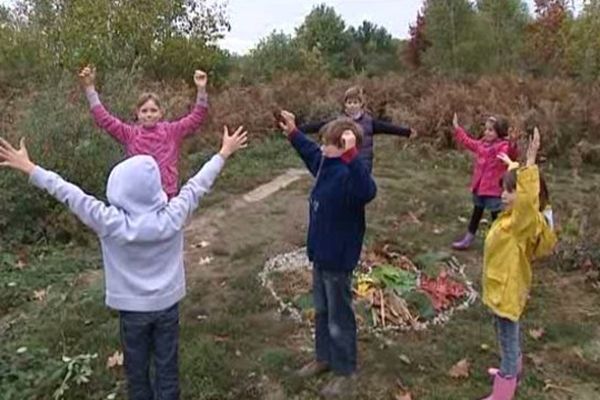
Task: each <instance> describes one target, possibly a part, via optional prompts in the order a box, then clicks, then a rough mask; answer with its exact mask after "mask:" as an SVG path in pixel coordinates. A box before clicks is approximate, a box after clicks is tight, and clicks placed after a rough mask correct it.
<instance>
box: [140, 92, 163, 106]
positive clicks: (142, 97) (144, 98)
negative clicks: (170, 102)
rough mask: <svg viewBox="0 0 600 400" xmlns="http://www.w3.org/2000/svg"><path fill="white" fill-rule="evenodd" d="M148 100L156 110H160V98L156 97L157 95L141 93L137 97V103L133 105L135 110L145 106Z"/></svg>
mask: <svg viewBox="0 0 600 400" xmlns="http://www.w3.org/2000/svg"><path fill="white" fill-rule="evenodd" d="M148 100H152V101H153V102H154V104H156V106H157V107H158V108H162V107H161V105H160V98H159V97H158V95H157V94H156V93H152V92H144V93H142V94H141V95H140V97H138V101H137V103H136V104H135V108H136V110H137V109H139V108H140V107H141V106H143V105H144V104H146V102H147V101H148Z"/></svg>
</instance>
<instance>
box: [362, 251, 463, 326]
mask: <svg viewBox="0 0 600 400" xmlns="http://www.w3.org/2000/svg"><path fill="white" fill-rule="evenodd" d="M354 282H355V285H354V295H355V299H356V305H357V307H356V308H357V314H358V320H359V323H360V324H367V325H368V326H370V327H375V328H379V327H381V328H388V327H390V328H398V327H400V328H401V327H413V328H417V327H418V326H419V325H421V324H423V323H424V322H427V321H431V320H432V319H433V318H435V317H436V316H437V315H438V314H439V313H440V312H443V311H445V310H448V309H450V308H452V307H453V306H454V305H456V304H458V303H459V302H460V301H462V300H463V299H464V298H465V296H466V295H467V290H466V287H465V285H464V283H462V282H459V281H457V280H455V279H453V278H452V277H451V271H450V270H449V269H446V268H445V267H444V268H442V269H441V270H440V271H439V273H438V274H437V275H436V276H434V277H430V276H428V275H427V273H425V272H423V271H422V270H420V269H418V268H417V267H416V266H415V264H414V263H413V262H412V261H411V260H410V259H409V258H408V257H406V256H404V255H401V254H400V253H397V252H394V251H391V250H390V248H389V246H383V247H382V248H379V249H372V250H370V251H368V252H366V254H365V256H364V257H363V263H362V265H361V268H360V269H359V271H357V273H356V276H355V280H354Z"/></svg>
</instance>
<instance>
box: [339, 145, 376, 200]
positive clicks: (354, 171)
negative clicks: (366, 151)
mask: <svg viewBox="0 0 600 400" xmlns="http://www.w3.org/2000/svg"><path fill="white" fill-rule="evenodd" d="M342 161H343V162H344V163H346V165H348V170H349V171H350V174H349V176H348V186H347V190H348V194H349V196H350V197H351V198H352V199H354V200H357V201H358V202H359V203H361V204H363V205H364V204H367V203H368V202H370V201H371V200H373V199H374V198H375V196H376V194H377V185H375V181H374V180H373V177H372V176H371V174H370V173H369V171H368V170H367V168H366V167H365V165H364V164H363V162H362V161H361V160H360V159H359V157H358V150H357V149H356V147H354V148H352V149H350V150H348V151H346V152H345V153H344V154H343V155H342Z"/></svg>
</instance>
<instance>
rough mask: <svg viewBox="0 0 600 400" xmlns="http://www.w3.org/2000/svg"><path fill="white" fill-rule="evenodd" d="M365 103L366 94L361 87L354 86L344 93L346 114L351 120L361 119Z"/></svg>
mask: <svg viewBox="0 0 600 400" xmlns="http://www.w3.org/2000/svg"><path fill="white" fill-rule="evenodd" d="M365 103H366V99H365V94H364V91H363V89H362V88H361V87H360V86H352V87H351V88H349V89H348V90H346V92H345V93H344V112H345V113H346V115H347V116H349V117H350V118H354V119H358V118H360V117H361V116H362V114H363V112H364V107H365Z"/></svg>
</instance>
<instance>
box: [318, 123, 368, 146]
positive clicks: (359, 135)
mask: <svg viewBox="0 0 600 400" xmlns="http://www.w3.org/2000/svg"><path fill="white" fill-rule="evenodd" d="M346 131H351V132H352V133H353V134H354V136H355V137H356V147H360V146H361V144H362V141H363V129H362V128H361V126H360V125H359V124H357V123H356V122H354V121H353V120H352V119H351V118H346V117H341V118H337V119H335V120H333V121H331V122H329V123H328V124H326V125H325V126H323V127H322V128H321V130H320V131H319V134H320V136H321V140H322V141H323V143H325V144H333V145H336V146H337V147H340V148H342V147H344V145H343V143H342V135H343V134H344V132H346Z"/></svg>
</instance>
